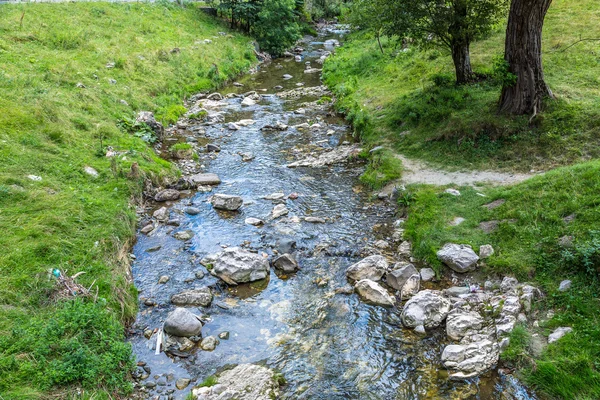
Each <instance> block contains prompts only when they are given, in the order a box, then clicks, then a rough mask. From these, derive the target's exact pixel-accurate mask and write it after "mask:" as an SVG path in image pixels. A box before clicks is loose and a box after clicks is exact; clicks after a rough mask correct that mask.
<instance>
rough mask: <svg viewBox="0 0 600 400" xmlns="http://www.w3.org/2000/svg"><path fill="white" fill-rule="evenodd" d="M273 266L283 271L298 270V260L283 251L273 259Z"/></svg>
mask: <svg viewBox="0 0 600 400" xmlns="http://www.w3.org/2000/svg"><path fill="white" fill-rule="evenodd" d="M273 266H274V267H275V268H276V269H278V270H280V271H283V272H295V271H297V270H298V262H297V261H296V259H295V258H294V257H293V256H292V255H291V254H288V253H285V254H283V255H281V256H279V257H277V258H276V259H275V260H273Z"/></svg>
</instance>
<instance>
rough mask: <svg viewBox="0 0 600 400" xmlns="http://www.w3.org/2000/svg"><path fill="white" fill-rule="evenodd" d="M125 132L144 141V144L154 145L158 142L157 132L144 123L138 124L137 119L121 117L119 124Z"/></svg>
mask: <svg viewBox="0 0 600 400" xmlns="http://www.w3.org/2000/svg"><path fill="white" fill-rule="evenodd" d="M117 125H118V126H119V128H121V130H122V131H123V132H127V133H129V134H131V135H133V136H135V137H138V138H140V139H142V140H143V141H144V142H146V143H149V144H154V143H156V141H157V140H158V137H157V136H156V132H154V130H153V129H152V128H151V127H149V126H148V124H146V123H144V122H138V121H136V120H135V118H130V117H127V116H123V117H121V119H120V120H119V122H118V123H117Z"/></svg>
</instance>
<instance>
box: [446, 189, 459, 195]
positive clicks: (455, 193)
mask: <svg viewBox="0 0 600 400" xmlns="http://www.w3.org/2000/svg"><path fill="white" fill-rule="evenodd" d="M444 193H448V194H451V195H452V196H460V192H459V191H458V190H456V189H446V190H444Z"/></svg>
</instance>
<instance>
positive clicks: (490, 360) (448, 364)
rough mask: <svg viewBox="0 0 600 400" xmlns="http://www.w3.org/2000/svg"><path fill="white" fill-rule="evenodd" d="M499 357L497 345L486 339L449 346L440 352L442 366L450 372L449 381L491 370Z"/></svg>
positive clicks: (471, 376)
mask: <svg viewBox="0 0 600 400" xmlns="http://www.w3.org/2000/svg"><path fill="white" fill-rule="evenodd" d="M499 355H500V349H499V347H498V344H497V343H495V342H492V341H491V340H487V339H484V340H482V341H479V342H473V343H469V344H466V345H456V344H451V345H448V346H446V348H444V351H443V352H442V364H443V365H444V367H445V368H448V369H449V370H451V371H452V372H451V373H450V379H454V380H462V379H468V378H473V377H475V376H478V375H480V374H482V373H484V372H486V371H487V370H489V369H491V368H493V367H494V366H495V365H496V364H497V363H498V357H499Z"/></svg>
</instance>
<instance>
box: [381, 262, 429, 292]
mask: <svg viewBox="0 0 600 400" xmlns="http://www.w3.org/2000/svg"><path fill="white" fill-rule="evenodd" d="M413 275H419V271H417V269H416V268H415V266H414V265H412V264H409V263H398V264H396V265H395V266H394V270H393V271H391V272H388V274H387V275H386V276H385V281H386V282H387V284H388V285H389V286H391V287H393V288H394V289H396V290H402V288H403V287H404V284H405V283H406V281H408V279H409V278H410V277H411V276H413ZM419 279H420V275H419Z"/></svg>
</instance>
